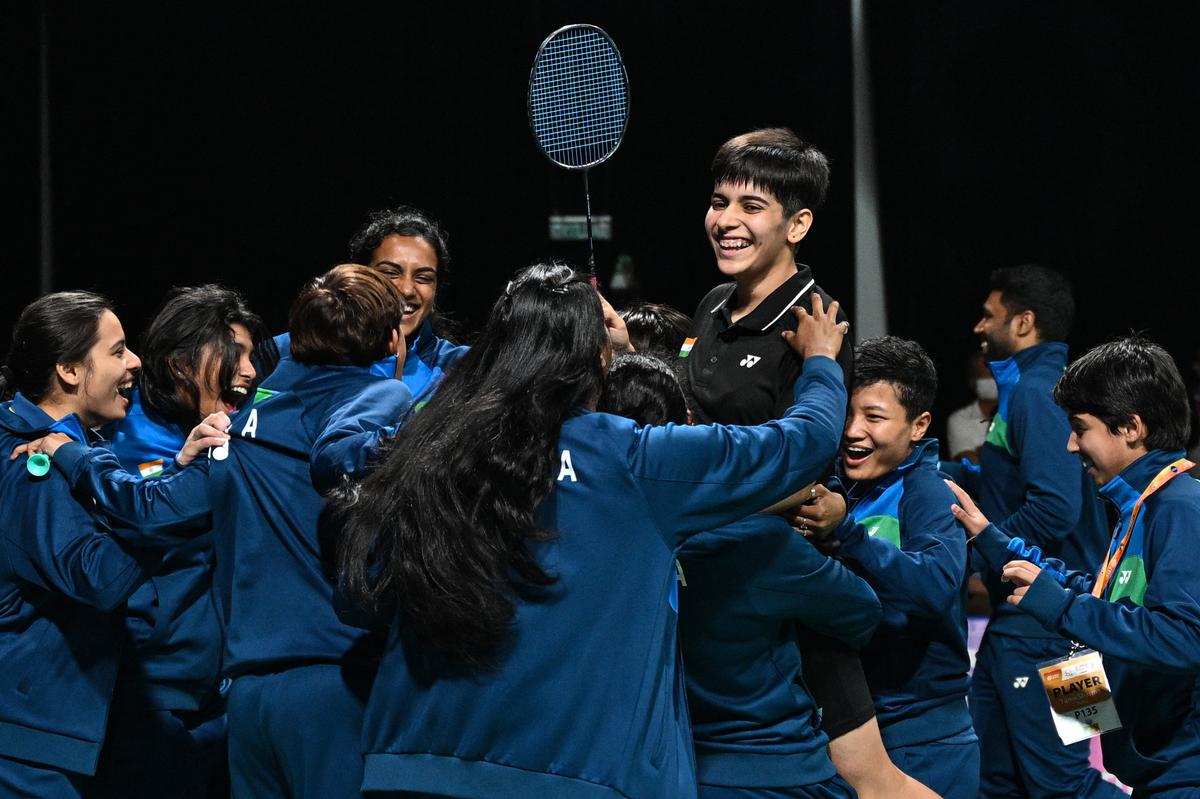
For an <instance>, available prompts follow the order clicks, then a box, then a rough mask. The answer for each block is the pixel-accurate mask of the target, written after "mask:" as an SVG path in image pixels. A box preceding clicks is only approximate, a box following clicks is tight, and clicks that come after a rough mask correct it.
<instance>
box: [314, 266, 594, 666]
mask: <svg viewBox="0 0 1200 799" xmlns="http://www.w3.org/2000/svg"><path fill="white" fill-rule="evenodd" d="M606 347H607V337H606V334H605V331H604V322H603V313H602V311H601V308H600V300H599V299H598V297H597V295H596V292H595V290H594V289H592V287H591V285H590V283H589V281H588V279H587V278H586V276H583V275H581V274H580V273H577V272H575V271H574V270H572V269H571V268H570V267H567V266H564V265H561V264H554V263H550V264H538V265H535V266H532V267H529V268H528V269H525V270H523V271H522V272H520V273H519V274H518V275H517V277H516V278H515V279H514V280H512V281H511V282H510V283H509V285H508V288H507V289H506V290H505V292H504V295H503V296H502V297H501V298H500V299H499V300H498V301H497V302H496V304H495V305H494V306H493V308H492V312H491V315H490V317H489V318H488V321H487V325H486V326H485V328H484V330H483V332H482V333H481V334H480V337H479V340H478V341H477V343H476V344H475V346H474V347H473V348H472V349H471V351H470V352H469V353H468V354H467V355H465V356H464V357H463V359H462V360H461V361H459V363H458V364H457V365H456V366H455V368H454V369H453V370H452V371H451V372H450V373H449V375H448V376H447V378H446V381H445V382H444V383H443V384H442V385H441V387H440V388H439V389H438V392H437V393H436V394H435V395H434V396H433V399H432V400H430V402H429V404H428V405H427V406H426V407H425V408H424V409H423V410H421V412H420V413H418V414H416V415H415V416H413V417H412V419H411V421H409V422H408V423H407V424H406V425H405V426H404V427H403V428H402V429H401V431H400V433H399V434H398V435H397V437H396V438H395V439H394V440H393V441H392V442H391V445H390V447H389V449H388V451H387V452H386V454H385V456H384V458H383V461H382V463H381V464H380V465H379V467H378V468H377V469H376V470H375V471H374V472H373V473H372V474H371V475H370V476H369V477H367V479H366V480H364V481H363V483H362V485H361V486H359V487H357V488H355V489H351V490H349V491H347V492H345V494H344V496H343V498H342V499H341V500H340V501H339V502H336V503H335V508H334V510H335V512H337V514H338V515H339V516H340V517H341V519H342V520H343V524H344V525H345V528H344V530H343V535H342V550H341V557H340V566H341V574H342V578H343V584H344V587H345V588H346V590H347V591H348V592H349V593H350V595H351V596H352V597H354V598H356V599H357V600H358V601H359V602H360V603H361V604H363V605H364V606H365V607H367V608H368V609H370V610H372V611H374V612H392V611H394V612H398V613H399V614H400V623H402V624H403V625H405V627H406V628H407V629H408V630H411V631H412V632H413V633H414V634H415V635H416V636H417V637H418V638H420V639H422V640H424V641H426V642H428V643H431V644H433V645H434V646H435V647H437V648H439V649H441V650H443V651H444V652H447V653H449V654H450V655H452V656H453V657H455V658H457V659H460V660H462V661H465V662H467V663H468V664H471V665H474V666H481V665H485V664H487V663H488V662H490V660H491V656H492V655H493V654H494V653H495V650H496V648H497V647H498V645H500V644H501V643H502V642H503V640H504V638H505V635H506V633H507V632H508V627H509V625H510V624H511V623H512V620H513V617H514V615H515V612H516V602H517V601H518V600H519V599H521V598H530V597H531V596H532V595H533V593H535V591H536V589H537V588H538V587H541V586H547V585H550V584H552V583H553V582H554V581H555V578H554V577H553V576H552V575H550V574H547V573H546V572H545V571H544V570H543V569H542V567H541V566H540V565H539V564H538V562H537V560H536V558H535V557H534V555H533V554H532V553H531V552H530V550H529V548H528V544H529V542H531V541H532V542H537V541H547V540H550V539H551V538H553V534H552V533H550V532H548V531H546V530H543V529H542V528H541V527H540V526H539V525H538V523H537V521H536V519H535V516H534V509H535V508H536V506H537V505H538V503H539V502H540V501H541V500H542V498H543V497H545V496H546V494H547V493H549V491H550V489H551V487H552V486H553V469H552V467H553V466H555V465H556V464H557V463H558V458H557V456H556V453H555V445H556V443H557V441H558V435H559V428H560V427H561V426H562V424H563V422H565V421H566V419H567V418H568V417H569V416H570V414H571V413H572V411H573V409H575V408H577V407H580V406H585V405H588V404H590V403H592V402H594V401H595V398H596V396H597V395H598V393H599V388H600V384H601V381H602V378H603V367H602V365H601V358H602V353H603V352H604V351H605V348H606Z"/></svg>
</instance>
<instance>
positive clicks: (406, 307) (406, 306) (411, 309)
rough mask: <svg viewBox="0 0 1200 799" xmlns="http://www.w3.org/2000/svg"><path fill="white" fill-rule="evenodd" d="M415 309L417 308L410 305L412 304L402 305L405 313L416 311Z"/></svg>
mask: <svg viewBox="0 0 1200 799" xmlns="http://www.w3.org/2000/svg"><path fill="white" fill-rule="evenodd" d="M416 310H417V309H416V307H415V306H412V305H405V306H404V313H406V314H410V313H415V312H416Z"/></svg>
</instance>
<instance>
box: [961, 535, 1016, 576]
mask: <svg viewBox="0 0 1200 799" xmlns="http://www.w3.org/2000/svg"><path fill="white" fill-rule="evenodd" d="M1011 540H1012V539H1011V538H1009V537H1008V534H1007V533H1005V532H1004V531H1003V530H1001V529H1000V528H999V527H997V526H996V525H994V524H989V525H988V526H987V527H985V528H983V531H982V532H980V533H979V535H977V536H975V539H974V540H973V541H972V542H971V545H972V546H974V547H975V551H976V552H977V553H979V556H980V557H982V558H983V560H984V561H985V562H986V563H987V565H988V566H990V567H992V568H993V569H995V570H996V571H999V570H1000V569H1001V568H1002V567H1003V566H1004V564H1005V563H1008V561H1009V552H1008V542H1009V541H1011Z"/></svg>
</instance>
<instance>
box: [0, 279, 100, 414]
mask: <svg viewBox="0 0 1200 799" xmlns="http://www.w3.org/2000/svg"><path fill="white" fill-rule="evenodd" d="M112 309H113V305H112V303H111V302H110V301H109V300H108V299H107V298H106V297H102V296H100V295H99V294H93V293H92V292H90V291H60V292H56V293H54V294H47V295H45V296H44V297H40V298H38V299H36V300H34V301H33V302H31V303H29V304H28V305H26V306H25V310H23V311H21V315H20V317H18V318H17V323H16V325H14V326H13V336H12V346H11V347H9V350H8V357H7V359H6V361H5V363H4V366H3V368H0V399H9V398H10V397H12V395H13V394H15V393H16V392H18V391H20V392H21V394H23V395H24V396H25V397H28V398H29V400H30V401H31V402H35V403H36V402H41V401H42V400H43V399H44V398H45V397H46V395H47V394H49V393H50V389H51V387H52V386H53V385H54V375H55V367H56V366H57V364H60V363H82V362H84V361H86V360H87V358H88V352H89V351H90V350H91V349H92V346H93V345H95V343H96V340H97V339H98V338H99V336H100V317H101V316H103V315H104V312H105V311H111V310H112Z"/></svg>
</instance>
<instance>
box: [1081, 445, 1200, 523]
mask: <svg viewBox="0 0 1200 799" xmlns="http://www.w3.org/2000/svg"><path fill="white" fill-rule="evenodd" d="M1185 454H1186V453H1185V452H1184V451H1183V450H1181V449H1178V450H1165V449H1155V450H1151V451H1150V452H1147V453H1146V454H1145V455H1143V456H1142V457H1140V458H1138V459H1137V460H1136V461H1134V462H1133V463H1131V464H1129V465H1128V466H1126V467H1125V468H1124V469H1122V470H1121V473H1120V474H1118V475H1117V476H1116V477H1114V478H1113V479H1111V480H1109V481H1108V482H1107V483H1105V484H1104V485H1102V486H1101V487H1100V496H1102V497H1104V498H1105V499H1106V500H1108V501H1109V502H1111V503H1112V504H1113V505H1115V506H1116V507H1117V508H1118V509H1119V510H1120V511H1121V515H1122V516H1124V515H1125V514H1127V513H1129V511H1130V510H1131V509H1132V508H1133V505H1134V503H1136V502H1137V499H1138V497H1140V496H1141V495H1142V492H1143V491H1145V490H1146V487H1147V486H1149V485H1150V481H1152V480H1153V479H1154V478H1155V477H1157V476H1158V473H1159V472H1161V471H1162V470H1163V469H1164V468H1166V467H1167V466H1170V465H1171V464H1172V463H1174V462H1175V461H1177V460H1179V459H1180V458H1182V457H1184V455H1185Z"/></svg>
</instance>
